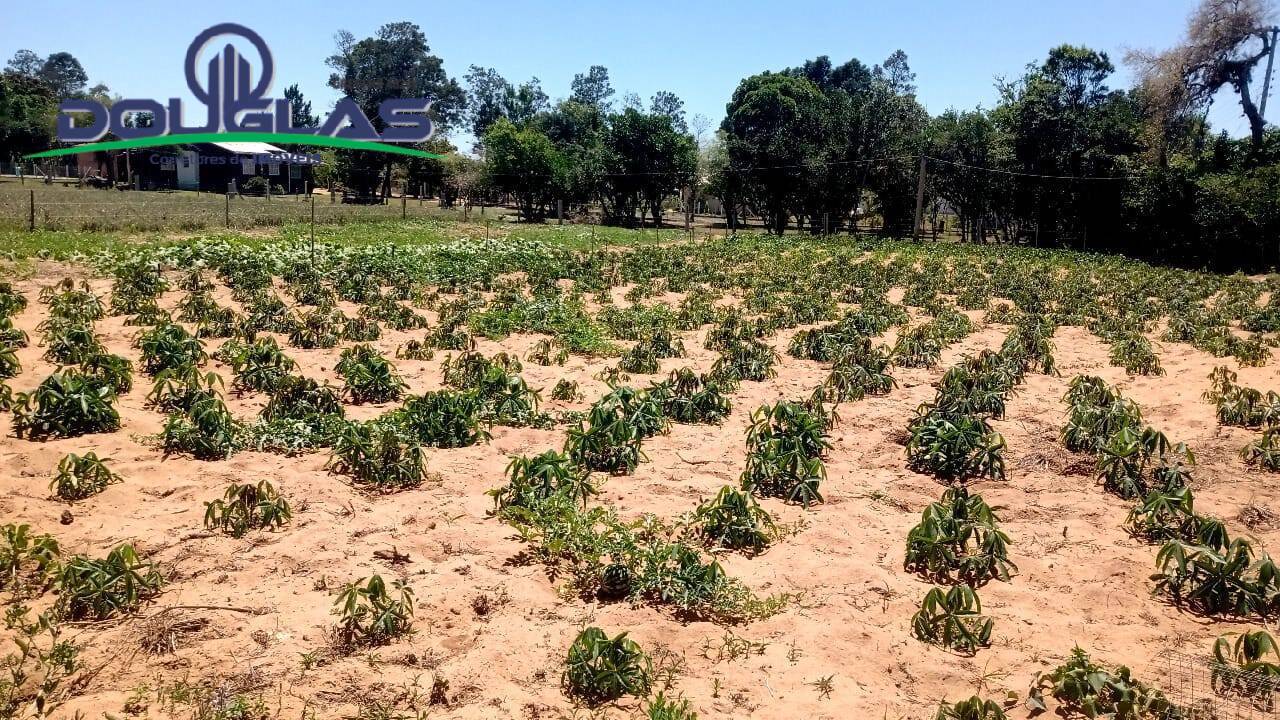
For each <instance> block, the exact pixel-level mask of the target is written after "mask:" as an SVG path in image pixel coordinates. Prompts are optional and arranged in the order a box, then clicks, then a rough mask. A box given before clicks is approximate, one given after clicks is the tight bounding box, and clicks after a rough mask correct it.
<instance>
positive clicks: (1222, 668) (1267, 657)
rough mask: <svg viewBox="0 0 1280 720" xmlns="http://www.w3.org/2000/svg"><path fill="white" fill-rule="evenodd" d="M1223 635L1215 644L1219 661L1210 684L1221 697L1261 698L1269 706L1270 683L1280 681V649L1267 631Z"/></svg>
mask: <svg viewBox="0 0 1280 720" xmlns="http://www.w3.org/2000/svg"><path fill="white" fill-rule="evenodd" d="M1230 638H1231V634H1230V633H1229V634H1226V635H1222V636H1221V637H1219V638H1218V639H1217V640H1215V641H1214V643H1213V658H1214V660H1217V665H1215V666H1214V667H1213V669H1212V672H1211V674H1210V678H1209V679H1210V684H1211V685H1212V686H1213V690H1214V692H1216V693H1218V694H1219V695H1236V696H1243V697H1257V698H1258V699H1260V700H1261V701H1262V702H1263V703H1267V702H1268V698H1267V697H1266V696H1267V695H1269V694H1270V690H1269V689H1268V688H1267V685H1266V682H1267V681H1273V680H1274V679H1276V678H1280V647H1278V646H1277V645H1276V641H1275V638H1273V637H1271V634H1270V633H1268V632H1267V631H1266V630H1247V631H1245V632H1242V633H1240V634H1239V635H1236V641H1235V643H1234V644H1233V643H1232V642H1231V640H1230Z"/></svg>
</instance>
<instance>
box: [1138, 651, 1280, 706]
mask: <svg viewBox="0 0 1280 720" xmlns="http://www.w3.org/2000/svg"><path fill="white" fill-rule="evenodd" d="M1156 664H1157V667H1158V669H1159V671H1160V672H1161V673H1162V674H1163V676H1164V677H1163V679H1162V682H1161V683H1160V685H1161V690H1162V691H1163V692H1164V694H1165V697H1166V698H1168V700H1169V701H1170V702H1171V703H1173V705H1174V710H1172V711H1171V712H1170V713H1169V714H1168V715H1169V718H1168V720H1277V719H1280V702H1278V701H1280V678H1276V677H1273V676H1269V675H1266V674H1264V673H1263V672H1259V671H1256V670H1255V671H1249V670H1245V669H1243V668H1241V667H1240V666H1234V665H1225V664H1223V663H1220V662H1218V661H1217V660H1216V659H1214V658H1213V657H1210V656H1207V655H1190V654H1187V653H1182V652H1177V651H1174V650H1168V651H1165V652H1162V653H1161V654H1160V655H1158V656H1157V657H1156Z"/></svg>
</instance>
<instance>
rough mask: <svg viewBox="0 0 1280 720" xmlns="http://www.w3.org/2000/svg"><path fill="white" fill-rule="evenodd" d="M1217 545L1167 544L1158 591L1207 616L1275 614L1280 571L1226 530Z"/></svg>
mask: <svg viewBox="0 0 1280 720" xmlns="http://www.w3.org/2000/svg"><path fill="white" fill-rule="evenodd" d="M1215 540H1216V542H1215V543H1214V545H1192V544H1189V543H1186V542H1183V541H1181V540H1170V541H1168V542H1166V543H1165V544H1164V545H1163V546H1162V547H1161V548H1160V552H1159V553H1158V554H1157V555H1156V567H1157V569H1158V572H1157V573H1156V574H1155V575H1153V576H1152V579H1153V580H1155V581H1156V588H1155V591H1156V592H1158V593H1164V594H1166V595H1168V596H1169V598H1170V599H1171V600H1172V601H1173V602H1174V603H1176V604H1179V605H1185V606H1187V607H1188V608H1190V609H1191V610H1192V611H1194V612H1197V613H1200V614H1203V615H1235V616H1240V617H1248V616H1260V617H1269V616H1271V615H1272V614H1273V613H1274V612H1275V610H1276V607H1277V599H1278V598H1280V568H1277V567H1276V565H1275V563H1274V562H1273V561H1272V560H1271V558H1270V557H1269V556H1267V555H1265V554H1264V555H1263V556H1262V557H1261V558H1260V559H1258V560H1256V561H1255V560H1254V551H1253V545H1252V544H1250V543H1249V541H1247V540H1244V539H1242V538H1235V539H1234V540H1232V539H1230V538H1228V537H1227V535H1226V533H1225V531H1224V532H1222V533H1221V535H1220V536H1218V537H1217V538H1215Z"/></svg>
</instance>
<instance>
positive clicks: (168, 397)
mask: <svg viewBox="0 0 1280 720" xmlns="http://www.w3.org/2000/svg"><path fill="white" fill-rule="evenodd" d="M221 388H222V377H221V376H220V375H218V374H217V373H215V372H207V373H202V372H200V369H199V368H197V367H196V366H194V365H183V366H181V367H176V368H168V369H166V370H162V371H160V374H158V375H156V382H155V385H154V386H152V388H151V392H149V393H147V404H148V405H150V406H151V407H154V408H157V409H159V410H162V411H164V412H187V411H188V410H190V409H191V408H193V407H195V405H196V403H198V402H200V401H202V400H211V399H212V400H216V399H218V398H219V397H220V395H219V390H220V389H221Z"/></svg>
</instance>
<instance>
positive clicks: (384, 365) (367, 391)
mask: <svg viewBox="0 0 1280 720" xmlns="http://www.w3.org/2000/svg"><path fill="white" fill-rule="evenodd" d="M334 369H335V370H337V371H338V374H339V375H342V378H343V381H344V383H345V384H344V387H343V391H344V392H345V393H347V395H348V397H350V398H351V401H352V402H354V403H356V404H360V403H366V402H373V403H381V402H387V401H389V400H397V399H399V398H400V397H401V396H402V395H404V389H405V387H407V386H406V385H405V383H404V381H403V380H401V379H400V376H399V375H397V374H396V372H395V367H394V366H393V365H392V364H391V363H390V362H388V361H387V359H386V358H385V357H383V356H382V355H381V354H380V353H379V352H378V351H377V350H375V349H374V348H373V347H372V346H371V345H355V346H353V347H349V348H347V349H346V350H343V351H342V356H341V357H340V358H339V359H338V363H337V365H335V366H334Z"/></svg>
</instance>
